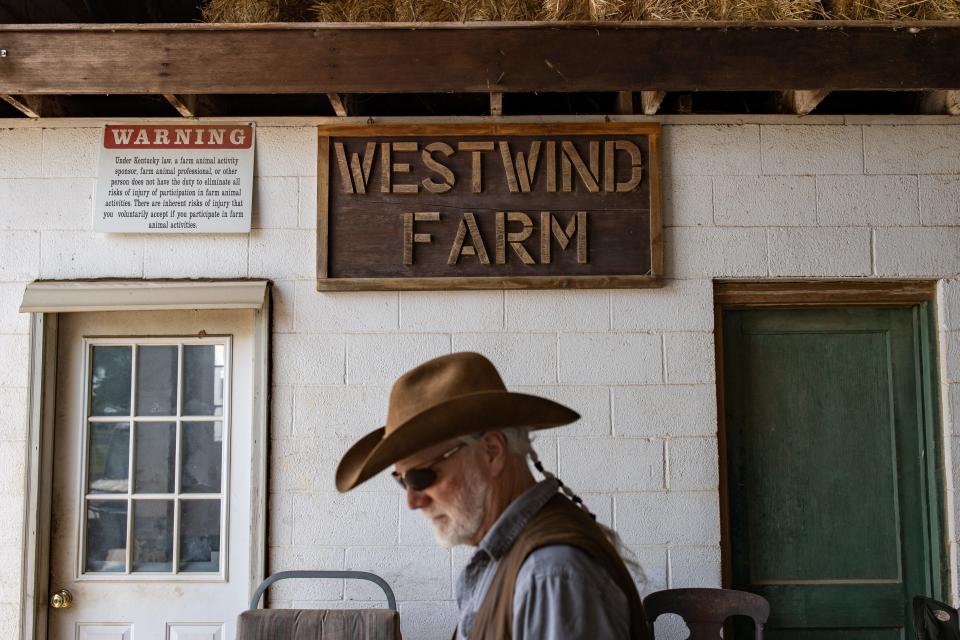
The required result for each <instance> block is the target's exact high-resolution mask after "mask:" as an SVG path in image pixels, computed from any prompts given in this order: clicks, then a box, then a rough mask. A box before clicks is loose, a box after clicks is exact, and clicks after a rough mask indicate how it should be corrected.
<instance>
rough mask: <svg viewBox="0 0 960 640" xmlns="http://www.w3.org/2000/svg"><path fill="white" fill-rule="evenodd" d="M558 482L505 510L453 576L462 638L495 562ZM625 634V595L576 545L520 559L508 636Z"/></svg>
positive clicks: (567, 639)
mask: <svg viewBox="0 0 960 640" xmlns="http://www.w3.org/2000/svg"><path fill="white" fill-rule="evenodd" d="M558 489H559V484H558V483H557V481H556V480H555V479H553V478H548V479H546V480H543V481H541V482H539V483H538V484H536V485H534V486H533V487H531V488H530V489H528V490H527V491H525V492H524V493H523V494H521V495H520V496H519V497H518V498H517V499H516V500H514V501H513V502H512V503H510V505H509V506H508V507H507V508H506V510H504V512H503V513H502V514H500V517H499V518H498V519H497V521H496V522H495V523H494V524H493V526H492V527H491V528H490V531H488V532H487V534H486V535H485V536H484V537H483V539H482V540H481V541H480V544H479V545H478V546H477V550H476V552H475V553H474V554H473V556H472V557H471V558H470V562H469V563H467V566H466V567H465V568H464V570H463V572H462V573H461V574H460V577H459V578H458V579H457V604H458V605H459V607H460V624H459V626H458V627H457V634H456V638H457V639H458V640H466V639H467V638H468V636H469V635H470V629H471V628H472V627H473V621H474V618H476V615H477V612H478V611H479V610H480V607H481V605H482V604H483V600H484V597H485V596H486V593H487V588H488V587H489V586H490V581H491V580H492V579H493V576H494V574H495V573H496V571H497V567H498V566H499V564H500V560H501V559H502V558H503V556H504V555H505V554H506V552H507V550H508V549H509V548H510V546H511V545H512V544H513V543H514V541H515V540H516V539H517V537H518V536H519V535H520V532H521V531H523V529H524V527H526V526H527V523H528V522H530V520H531V518H533V516H534V515H536V514H537V512H538V511H540V509H542V508H543V507H544V505H546V504H547V502H548V501H549V500H550V498H552V497H553V495H554V494H555V493H557V490H558ZM629 637H630V610H629V607H628V604H627V597H626V595H624V593H623V591H621V590H620V588H619V587H617V586H616V584H614V582H613V580H611V579H610V577H609V576H608V575H607V573H606V571H604V570H603V569H602V568H601V567H600V566H598V565H597V564H596V563H594V562H593V560H591V558H590V557H589V556H588V555H587V554H586V553H584V552H583V551H581V550H580V549H578V548H576V547H572V546H568V545H553V546H548V547H541V548H540V549H537V550H536V551H534V552H533V553H531V554H530V555H529V556H527V559H526V560H524V562H523V564H522V565H521V567H520V572H519V573H518V574H517V584H516V588H515V589H514V592H513V640H553V639H557V640H560V639H563V640H579V639H584V640H596V638H604V639H609V640H617V639H619V638H629Z"/></svg>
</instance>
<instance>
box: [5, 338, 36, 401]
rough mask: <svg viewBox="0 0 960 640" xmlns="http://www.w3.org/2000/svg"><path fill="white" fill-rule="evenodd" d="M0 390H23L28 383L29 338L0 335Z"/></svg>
mask: <svg viewBox="0 0 960 640" xmlns="http://www.w3.org/2000/svg"><path fill="white" fill-rule="evenodd" d="M0 362H2V363H3V366H2V367H0V389H5V388H25V387H26V386H27V384H28V383H29V370H30V336H28V335H11V334H7V335H0Z"/></svg>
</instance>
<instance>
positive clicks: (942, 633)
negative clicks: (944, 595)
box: [913, 596, 960, 640]
mask: <svg viewBox="0 0 960 640" xmlns="http://www.w3.org/2000/svg"><path fill="white" fill-rule="evenodd" d="M913 628H914V629H915V630H916V632H917V640H960V612H958V611H957V610H956V609H954V608H953V607H951V606H950V605H948V604H946V603H943V602H940V601H938V600H934V599H933V598H928V597H926V596H917V597H915V598H914V599H913Z"/></svg>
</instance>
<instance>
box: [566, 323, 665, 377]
mask: <svg viewBox="0 0 960 640" xmlns="http://www.w3.org/2000/svg"><path fill="white" fill-rule="evenodd" d="M661 347H662V345H661V340H660V336H657V335H651V334H643V333H563V334H560V349H559V351H560V355H559V377H560V382H561V383H563V384H657V383H659V382H662V381H663V355H662V348H661Z"/></svg>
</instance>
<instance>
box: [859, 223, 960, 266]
mask: <svg viewBox="0 0 960 640" xmlns="http://www.w3.org/2000/svg"><path fill="white" fill-rule="evenodd" d="M874 252H875V258H874V259H875V262H876V272H875V273H876V275H878V276H889V277H910V276H926V277H933V278H937V277H944V276H947V277H950V276H956V275H957V274H960V228H957V227H937V228H929V227H924V228H921V227H909V228H904V229H877V230H876V231H874Z"/></svg>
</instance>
